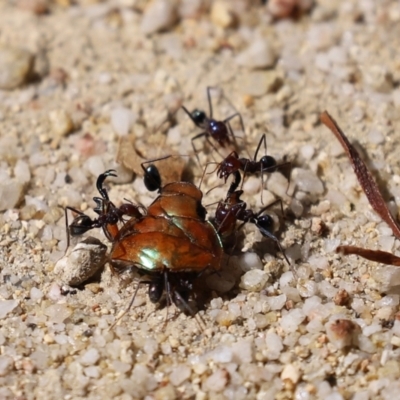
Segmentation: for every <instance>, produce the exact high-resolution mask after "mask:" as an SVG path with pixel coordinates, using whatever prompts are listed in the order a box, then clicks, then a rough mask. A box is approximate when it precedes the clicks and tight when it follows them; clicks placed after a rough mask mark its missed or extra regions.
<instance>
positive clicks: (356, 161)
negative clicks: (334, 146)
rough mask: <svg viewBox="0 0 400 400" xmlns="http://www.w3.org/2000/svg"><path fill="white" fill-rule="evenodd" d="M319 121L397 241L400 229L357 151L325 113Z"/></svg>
mask: <svg viewBox="0 0 400 400" xmlns="http://www.w3.org/2000/svg"><path fill="white" fill-rule="evenodd" d="M320 120H321V122H322V123H323V124H324V125H325V126H326V127H327V128H329V129H330V130H331V131H332V132H333V134H334V135H335V136H336V137H337V139H338V140H339V142H340V143H341V144H342V146H343V148H344V150H345V151H346V153H347V155H348V156H349V158H350V161H351V163H352V165H353V169H354V172H355V173H356V175H357V179H358V181H359V182H360V185H361V187H362V189H363V190H364V193H365V195H366V196H367V199H368V201H369V204H371V207H372V208H373V209H374V210H375V211H376V212H377V213H378V214H379V215H380V217H381V218H382V219H383V220H384V221H385V222H386V223H387V224H388V225H389V226H390V228H391V229H392V231H393V234H394V235H395V236H396V237H397V238H398V239H400V227H399V225H398V224H397V222H396V221H395V219H394V218H393V216H392V214H391V213H390V211H389V208H388V207H387V205H386V202H385V200H384V199H383V196H382V194H381V192H380V190H379V188H378V185H377V184H376V182H375V179H374V178H373V176H372V174H371V172H370V171H369V170H368V168H367V166H366V165H365V163H364V161H363V160H362V159H361V157H360V155H359V154H358V152H357V150H356V149H355V148H354V146H353V145H352V144H351V143H350V142H349V140H348V139H347V137H346V135H345V134H344V133H343V131H342V130H341V129H340V127H339V126H338V124H337V123H336V121H335V120H334V119H333V118H332V117H331V116H330V115H329V114H328V112H327V111H324V112H323V113H322V114H321V116H320Z"/></svg>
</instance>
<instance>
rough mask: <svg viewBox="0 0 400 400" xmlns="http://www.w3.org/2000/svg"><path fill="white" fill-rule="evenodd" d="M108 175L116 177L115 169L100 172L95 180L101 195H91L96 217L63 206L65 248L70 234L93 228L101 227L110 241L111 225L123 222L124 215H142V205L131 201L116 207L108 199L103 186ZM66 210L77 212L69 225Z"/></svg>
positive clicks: (134, 216)
mask: <svg viewBox="0 0 400 400" xmlns="http://www.w3.org/2000/svg"><path fill="white" fill-rule="evenodd" d="M109 176H114V177H116V176H117V175H116V174H115V170H113V169H110V170H108V171H106V172H104V173H103V174H100V175H99V176H98V178H97V181H96V188H97V190H98V192H99V193H100V195H101V197H93V200H94V202H95V203H96V207H95V208H94V209H93V211H94V212H95V213H96V214H98V215H99V217H98V218H94V219H92V218H90V217H89V216H88V215H86V214H85V213H83V212H82V211H79V210H77V209H76V208H73V207H70V206H67V207H65V223H66V227H67V232H68V235H67V248H68V247H69V245H70V235H71V236H81V235H83V234H84V233H86V232H87V231H89V230H91V229H94V228H102V229H103V232H104V234H105V235H106V237H107V239H108V240H109V241H111V242H112V241H113V240H114V237H115V229H113V227H116V225H117V224H118V222H124V219H123V217H124V216H126V217H131V218H141V217H142V216H143V212H144V211H145V209H144V207H142V206H136V205H134V204H132V203H124V204H121V205H120V206H119V207H116V206H115V205H114V203H112V202H111V201H110V198H109V196H108V192H107V190H106V188H105V187H104V186H103V183H104V181H105V180H106V178H107V177H109ZM67 210H70V211H72V212H74V213H76V214H78V215H77V216H76V217H75V218H74V220H73V221H72V223H71V225H68V214H67Z"/></svg>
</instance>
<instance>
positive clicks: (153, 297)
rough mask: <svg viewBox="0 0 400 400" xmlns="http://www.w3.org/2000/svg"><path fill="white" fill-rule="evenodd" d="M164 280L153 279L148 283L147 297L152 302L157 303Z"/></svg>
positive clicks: (161, 292) (162, 289)
mask: <svg viewBox="0 0 400 400" xmlns="http://www.w3.org/2000/svg"><path fill="white" fill-rule="evenodd" d="M163 283H164V282H163V281H162V280H155V281H154V282H151V283H150V284H149V299H150V301H151V302H152V303H158V302H159V301H160V299H161V296H162V294H163V291H164V284H163Z"/></svg>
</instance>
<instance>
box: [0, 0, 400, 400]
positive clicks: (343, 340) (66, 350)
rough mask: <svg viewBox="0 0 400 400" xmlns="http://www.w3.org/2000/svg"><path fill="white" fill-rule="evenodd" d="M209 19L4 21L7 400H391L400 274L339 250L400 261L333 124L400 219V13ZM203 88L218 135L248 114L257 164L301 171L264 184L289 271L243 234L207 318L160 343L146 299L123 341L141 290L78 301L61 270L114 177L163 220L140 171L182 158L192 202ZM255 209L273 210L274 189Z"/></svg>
mask: <svg viewBox="0 0 400 400" xmlns="http://www.w3.org/2000/svg"><path fill="white" fill-rule="evenodd" d="M203 3H204V2H201V1H182V2H181V3H180V4H179V5H176V6H173V5H171V4H173V2H166V3H164V2H163V1H158V2H156V5H154V4H153V3H149V4H148V3H147V2H145V1H135V0H120V1H109V2H107V1H106V2H101V3H98V2H96V1H94V0H93V1H82V2H80V3H77V4H70V2H69V1H68V0H65V1H63V0H59V1H56V2H55V4H53V3H47V2H45V1H39V0H37V1H34V0H32V1H18V2H14V1H7V2H5V1H3V2H1V3H0V66H1V68H0V69H1V71H2V72H3V73H1V72H0V87H1V88H2V90H0V99H1V101H0V177H1V179H0V206H1V207H0V208H1V210H0V211H1V214H0V221H1V224H0V235H1V237H0V268H1V270H0V282H1V284H0V399H20V400H22V399H56V398H57V399H60V398H62V399H80V398H85V399H106V398H115V399H137V398H146V399H148V400H150V399H174V398H182V399H192V398H193V399H199V400H200V399H272V398H275V399H292V398H294V399H299V400H300V399H302V400H307V399H329V400H339V399H355V400H368V399H389V398H390V399H393V398H396V396H397V393H398V391H399V389H400V387H399V385H400V384H399V377H400V364H399V356H400V322H399V319H400V318H399V316H398V315H399V314H398V309H399V293H400V291H399V285H400V276H399V273H398V272H397V271H396V268H395V267H390V266H383V265H378V264H376V263H372V262H368V261H365V260H362V259H360V258H358V257H355V256H349V257H343V256H340V255H338V254H336V253H335V249H336V247H337V246H338V245H339V244H355V245H358V246H364V247H367V248H374V249H381V250H386V251H391V252H394V253H396V252H398V251H399V241H398V240H397V239H395V238H394V236H393V234H392V232H391V230H390V228H388V227H387V225H386V224H385V223H384V222H382V221H381V220H380V218H379V217H378V216H377V215H376V214H375V213H374V212H373V211H372V210H371V207H370V206H369V204H368V202H367V200H366V198H365V196H364V194H363V192H362V190H361V188H360V186H359V184H358V183H357V180H356V177H355V175H354V173H353V171H352V168H351V165H350V163H349V160H348V159H347V157H346V156H345V154H344V152H343V149H342V148H341V147H340V145H339V144H338V142H337V141H336V139H335V138H334V136H333V135H332V134H331V133H330V132H329V130H328V129H327V128H326V127H324V126H322V125H321V124H320V122H319V114H320V113H321V112H322V111H323V110H325V109H326V110H328V111H329V112H330V113H331V115H333V116H334V118H335V119H336V120H337V121H338V123H339V124H340V126H341V127H342V129H343V130H344V132H345V133H346V134H347V135H348V137H349V138H350V140H351V141H352V142H354V143H356V144H357V146H358V148H359V149H360V151H361V152H362V154H363V156H364V158H365V159H366V161H367V164H368V165H369V167H370V168H371V169H372V170H373V171H374V174H375V176H376V177H377V178H378V180H379V183H380V185H381V187H382V188H383V191H384V194H385V198H386V200H387V201H388V202H389V206H390V208H391V210H392V211H393V212H394V214H396V215H397V213H398V207H399V204H400V168H399V156H398V153H397V151H398V149H397V147H398V143H399V138H400V136H399V135H400V134H399V132H400V129H399V124H400V119H399V109H400V89H399V82H400V55H399V51H398V49H399V45H400V43H399V41H400V25H399V22H400V4H399V2H398V1H385V0H380V1H373V0H371V1H368V0H358V1H356V0H353V1H338V2H330V1H325V0H320V1H317V2H316V4H315V5H314V6H313V8H312V9H311V10H309V11H308V12H304V13H303V14H302V13H300V15H298V17H297V18H295V19H290V18H289V19H275V18H273V17H272V16H271V13H270V12H269V11H268V9H267V6H266V5H262V4H259V2H256V1H253V2H251V1H247V2H246V1H240V0H235V1H231V2H223V1H222V2H221V1H220V2H212V4H213V5H212V6H211V10H210V8H209V7H208V6H209V5H207V4H205V3H207V2H205V3H204V4H203ZM304 3H307V2H304ZM332 3H334V4H332ZM155 7H156V8H155ZM157 7H160V9H161V10H162V12H161V16H159V15H158V14H157ZM46 9H47V12H44V13H43V14H42V13H41V12H42V11H46ZM158 30H162V31H163V32H161V33H160V32H158ZM21 49H23V50H21ZM25 50H27V51H28V52H29V53H27V52H25ZM32 57H34V64H33V65H32V64H31V62H32ZM208 86H217V87H218V88H220V89H222V90H223V93H224V94H225V98H224V96H221V93H220V92H219V91H217V90H216V91H213V96H212V99H213V111H214V116H215V117H216V118H217V119H223V118H226V117H227V116H229V115H231V114H232V113H233V112H234V110H233V108H232V105H234V107H235V108H236V109H237V111H238V112H240V114H241V115H242V117H243V121H244V125H245V134H244V136H245V139H238V140H237V141H238V146H239V149H240V152H241V154H242V155H243V156H245V157H247V156H248V155H253V154H254V150H255V148H256V146H257V144H258V142H259V140H260V137H261V135H262V134H263V133H266V137H267V150H268V154H269V155H272V156H273V157H275V158H276V159H277V160H279V161H281V162H283V161H285V160H286V161H290V162H291V163H292V166H293V171H292V176H291V179H290V184H289V182H288V181H287V179H286V178H285V177H284V176H283V175H282V174H279V173H274V174H270V176H269V177H268V180H267V182H266V183H264V191H263V202H264V204H268V203H269V202H271V201H273V200H274V199H276V198H281V199H282V201H283V207H284V211H285V219H284V220H281V226H280V229H279V230H278V231H277V236H278V237H279V240H280V242H281V244H282V246H283V248H285V249H286V254H287V256H288V257H289V259H290V262H291V264H292V267H291V268H290V267H289V266H288V265H287V264H286V263H285V261H284V259H283V257H282V254H281V253H280V252H277V251H276V247H275V246H274V244H273V243H270V242H269V241H267V240H265V239H263V238H262V237H261V235H260V233H259V232H258V231H257V229H256V228H255V227H254V226H246V227H245V228H244V230H243V232H244V241H243V243H241V242H240V246H237V248H236V250H235V255H234V256H233V257H231V258H230V260H229V262H228V263H226V262H224V267H223V270H222V272H221V276H219V277H216V276H215V275H214V276H212V277H211V278H208V280H207V278H205V279H204V280H205V282H201V285H204V286H203V287H200V292H203V291H204V292H207V293H209V295H208V296H201V293H200V294H199V295H198V300H197V302H198V303H199V302H200V304H198V307H199V308H200V311H198V313H197V316H196V317H194V318H193V317H190V316H187V315H185V314H184V313H182V312H180V311H178V310H176V309H175V308H174V307H170V308H169V310H168V321H167V324H165V318H166V314H167V312H166V308H165V307H156V306H154V305H153V304H152V303H151V302H150V301H149V300H148V296H147V292H146V289H145V288H142V289H141V290H139V292H138V295H137V297H136V300H135V303H134V306H133V307H132V309H131V310H130V311H129V312H128V314H127V315H126V316H124V318H122V319H121V320H120V321H119V323H118V324H117V326H115V327H112V328H111V329H110V327H111V326H112V325H113V323H114V322H115V319H116V317H117V316H118V315H119V314H120V313H121V312H122V311H123V310H124V309H125V308H126V306H127V304H128V302H129V300H130V299H131V297H132V294H133V292H134V289H135V284H134V283H130V282H129V281H126V280H121V279H119V278H118V277H116V276H113V275H112V274H111V273H110V271H109V268H108V267H106V268H105V270H104V272H103V273H102V275H101V276H100V277H98V278H97V279H93V280H92V281H91V282H89V283H87V284H84V285H82V286H80V287H79V288H77V289H71V288H68V287H67V286H65V284H64V283H65V282H63V271H62V270H61V271H60V270H59V271H58V272H55V270H54V267H55V263H56V261H57V260H58V259H60V257H62V255H63V254H64V250H65V247H66V232H65V220H64V212H63V207H65V206H67V205H68V206H71V207H75V208H77V209H80V210H82V211H85V212H88V213H89V214H90V215H91V216H92V217H94V213H93V210H92V209H93V207H94V202H93V201H92V197H93V196H96V195H97V194H96V189H95V181H96V178H97V176H98V175H99V174H100V173H102V172H104V171H105V170H106V169H109V168H115V169H116V170H117V172H118V178H117V179H114V180H113V179H110V180H109V181H108V183H107V187H108V188H109V193H110V197H111V199H112V200H113V201H114V202H115V203H116V204H117V205H119V204H121V203H122V202H123V201H124V200H123V199H128V200H130V201H133V202H135V203H142V204H144V205H145V206H148V205H149V204H150V203H151V199H152V198H154V196H153V195H152V194H149V192H148V191H147V190H146V188H145V187H144V185H143V179H142V176H141V175H140V174H141V173H140V166H139V164H140V162H142V160H144V159H146V158H154V157H160V156H163V155H167V154H181V155H185V156H188V157H183V159H184V160H186V161H187V160H189V166H188V167H187V168H186V170H187V171H186V172H189V175H191V177H192V180H193V182H195V183H198V182H199V180H200V177H201V175H202V171H203V167H204V166H205V165H206V164H207V163H210V162H215V161H217V162H219V161H220V160H221V156H220V155H219V154H218V153H217V152H216V151H215V150H213V149H212V147H211V148H210V146H208V149H207V146H205V148H204V149H202V146H203V144H204V141H203V140H201V139H199V140H197V141H196V143H195V144H196V147H198V148H199V149H200V150H199V152H198V157H199V160H200V163H197V161H196V157H195V155H194V154H193V150H192V145H191V138H192V137H193V136H194V135H195V134H196V133H198V132H200V130H198V129H197V128H196V127H194V126H193V124H192V122H191V121H190V120H189V118H188V117H187V115H186V114H185V113H184V112H183V110H182V109H180V105H181V104H184V105H185V106H186V107H187V108H188V109H189V110H193V109H194V108H200V109H205V110H206V111H207V112H208V104H207V97H206V93H207V92H206V88H207V87H208ZM230 103H232V104H230ZM233 128H234V131H235V134H237V135H238V136H243V132H241V128H240V126H239V125H238V124H237V123H236V122H234V123H233ZM230 151H231V149H226V154H228V153H229V152H230ZM220 152H223V150H221V149H220ZM260 153H264V149H262V151H261V152H260ZM261 155H263V154H261ZM117 159H118V160H122V162H123V165H121V164H118V162H117V161H116V160H117ZM178 164H179V162H176V160H175V161H174V162H171V161H167V162H166V163H165V164H162V165H164V166H163V167H161V168H162V172H163V177H164V179H178V178H177V176H179V175H180V171H181V166H180V165H178ZM199 164H200V166H199ZM214 165H215V164H214ZM138 166H139V168H138ZM209 168H210V171H212V170H213V168H214V167H209ZM136 174H138V176H137V177H136V178H135V176H136ZM132 182H133V183H132ZM218 184H219V185H221V182H220V181H219V180H218V179H217V177H216V174H215V173H211V174H207V175H206V176H205V179H204V182H203V183H202V190H203V192H204V193H205V196H204V204H211V203H215V202H217V201H220V200H222V199H224V197H225V194H226V190H227V186H220V187H219V188H216V189H214V190H213V191H212V192H210V193H207V192H208V190H209V189H211V188H213V187H215V186H217V185H218ZM244 191H245V195H244V199H245V200H246V201H247V203H248V205H249V207H251V208H252V209H253V210H254V211H258V210H260V209H261V207H262V202H261V180H260V178H259V177H258V176H254V177H250V176H249V177H247V178H246V181H245V184H244ZM207 210H208V216H209V217H212V215H213V213H214V212H215V204H214V206H211V207H209V208H208V209H207ZM277 214H279V209H278V211H277ZM95 231H96V230H94V231H93V235H94V236H96V237H98V238H99V239H100V240H101V241H102V242H104V243H106V244H109V243H108V242H107V240H106V238H105V237H104V235H103V234H102V233H101V232H100V230H98V231H99V232H95ZM75 242H77V241H74V244H75ZM239 247H240V248H239ZM249 270H250V272H249ZM56 271H57V270H56ZM254 271H256V272H254ZM293 271H295V274H294V273H293ZM243 274H244V275H243ZM201 285H200V286H201ZM232 286H234V287H233V288H232ZM207 287H208V290H207V291H206V290H202V289H205V288H207ZM199 325H203V326H202V327H200V326H199Z"/></svg>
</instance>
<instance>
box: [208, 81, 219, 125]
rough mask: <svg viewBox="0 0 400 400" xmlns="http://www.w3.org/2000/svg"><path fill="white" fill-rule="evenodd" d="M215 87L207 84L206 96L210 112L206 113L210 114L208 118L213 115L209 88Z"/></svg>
mask: <svg viewBox="0 0 400 400" xmlns="http://www.w3.org/2000/svg"><path fill="white" fill-rule="evenodd" d="M213 89H217V88H215V87H213V86H207V98H208V107H209V110H210V113H209V114H208V115H209V116H210V119H212V117H213V108H212V101H211V90H213Z"/></svg>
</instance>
